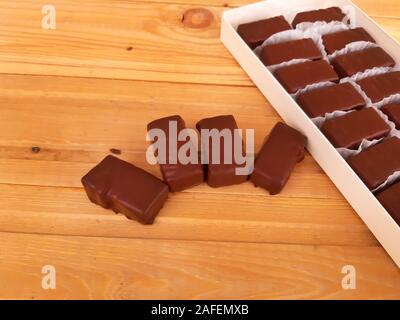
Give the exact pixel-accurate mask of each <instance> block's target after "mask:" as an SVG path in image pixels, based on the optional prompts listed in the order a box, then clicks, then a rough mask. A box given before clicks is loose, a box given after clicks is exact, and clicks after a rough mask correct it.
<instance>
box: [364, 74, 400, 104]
mask: <svg viewBox="0 0 400 320" xmlns="http://www.w3.org/2000/svg"><path fill="white" fill-rule="evenodd" d="M357 84H358V85H359V86H360V87H361V89H362V90H363V91H364V92H365V94H366V95H367V96H368V97H369V98H370V99H371V100H372V102H373V103H376V102H379V101H381V100H383V99H384V98H386V97H390V96H391V95H393V94H398V93H400V71H396V72H389V73H384V74H381V75H377V76H373V77H369V78H365V79H362V80H360V81H357Z"/></svg>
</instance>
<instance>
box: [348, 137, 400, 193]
mask: <svg viewBox="0 0 400 320" xmlns="http://www.w3.org/2000/svg"><path fill="white" fill-rule="evenodd" d="M348 163H349V164H350V166H351V167H352V168H353V170H354V171H355V172H356V173H357V174H358V176H359V177H360V179H361V180H362V181H364V183H365V184H366V185H367V187H368V188H369V189H370V190H374V189H376V188H377V187H379V186H380V185H382V184H383V183H384V182H385V181H386V180H387V179H388V178H389V177H390V176H391V175H392V174H393V173H395V172H396V171H400V139H398V138H396V137H393V138H390V139H387V140H384V141H383V142H380V143H378V144H377V145H374V146H372V147H370V148H368V149H366V150H364V151H362V152H361V153H359V154H357V155H356V156H353V157H351V158H349V159H348Z"/></svg>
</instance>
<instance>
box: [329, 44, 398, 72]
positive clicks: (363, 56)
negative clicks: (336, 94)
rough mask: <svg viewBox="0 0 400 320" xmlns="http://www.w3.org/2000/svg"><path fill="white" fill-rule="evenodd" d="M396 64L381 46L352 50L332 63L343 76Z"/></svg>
mask: <svg viewBox="0 0 400 320" xmlns="http://www.w3.org/2000/svg"><path fill="white" fill-rule="evenodd" d="M395 64H396V63H395V61H394V60H393V58H392V57H391V56H389V55H388V54H387V53H386V52H385V51H384V50H383V49H382V48H379V47H376V48H369V49H366V50H362V51H356V52H351V53H349V54H345V55H342V56H338V57H336V58H335V59H333V60H332V65H333V67H334V68H335V70H336V72H337V74H338V75H339V76H340V77H341V78H345V77H351V76H352V75H355V74H356V73H358V72H362V71H365V70H368V69H373V68H377V67H393V66H394V65H395Z"/></svg>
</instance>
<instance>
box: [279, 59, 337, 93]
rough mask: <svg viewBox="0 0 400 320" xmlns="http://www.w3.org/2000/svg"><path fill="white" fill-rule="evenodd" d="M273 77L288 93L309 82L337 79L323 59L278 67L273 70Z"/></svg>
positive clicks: (294, 91) (302, 87)
mask: <svg viewBox="0 0 400 320" xmlns="http://www.w3.org/2000/svg"><path fill="white" fill-rule="evenodd" d="M275 77H276V78H277V79H278V81H279V82H280V83H281V84H282V86H283V87H284V88H285V89H286V90H287V91H288V92H289V93H296V92H297V91H299V90H301V89H304V88H305V87H307V86H308V85H311V84H315V83H319V82H325V81H335V82H336V81H338V80H339V77H338V75H337V74H336V72H335V70H333V68H332V67H331V66H330V65H329V63H328V62H326V61H325V60H317V61H309V62H305V63H298V64H295V65H291V66H287V67H283V68H280V69H278V70H276V71H275Z"/></svg>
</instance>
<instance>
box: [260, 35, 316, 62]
mask: <svg viewBox="0 0 400 320" xmlns="http://www.w3.org/2000/svg"><path fill="white" fill-rule="evenodd" d="M260 59H261V61H262V62H263V63H264V64H265V65H266V66H271V65H274V64H279V63H282V62H285V61H290V60H293V59H309V60H318V59H322V53H321V51H319V49H318V47H317V46H316V44H315V43H314V41H313V40H312V39H301V40H294V41H288V42H283V43H277V44H272V45H268V46H265V47H264V48H263V50H262V51H261V54H260Z"/></svg>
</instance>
